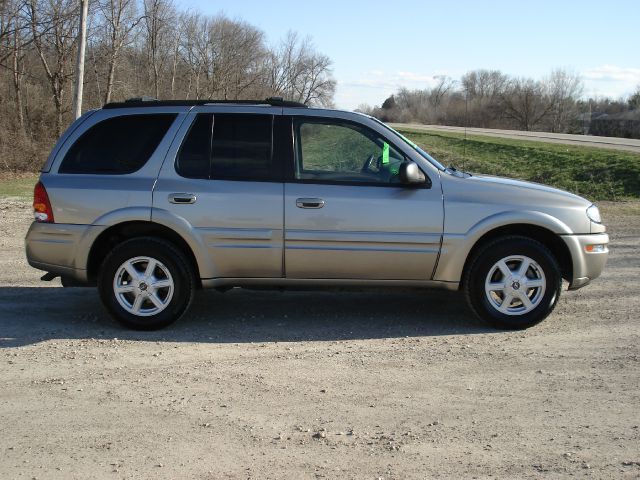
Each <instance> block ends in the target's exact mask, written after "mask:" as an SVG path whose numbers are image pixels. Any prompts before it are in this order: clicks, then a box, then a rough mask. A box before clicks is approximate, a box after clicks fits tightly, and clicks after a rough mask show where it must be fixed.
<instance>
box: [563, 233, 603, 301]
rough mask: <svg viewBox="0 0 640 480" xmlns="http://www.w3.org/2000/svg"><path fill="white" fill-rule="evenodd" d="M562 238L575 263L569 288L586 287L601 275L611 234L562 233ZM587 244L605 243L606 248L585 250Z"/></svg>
mask: <svg viewBox="0 0 640 480" xmlns="http://www.w3.org/2000/svg"><path fill="white" fill-rule="evenodd" d="M561 238H562V240H564V243H565V244H566V245H567V247H568V248H569V252H570V253H571V259H572V263H573V275H572V279H571V282H570V283H569V290H576V289H578V288H581V287H584V286H585V285H588V284H589V282H591V280H593V279H594V278H597V277H599V276H600V274H601V273H602V270H603V269H604V265H605V263H607V257H608V256H609V235H607V234H606V233H597V234H592V235H562V236H561ZM587 245H604V249H603V250H602V251H598V252H587V251H586V250H585V247H586V246H587Z"/></svg>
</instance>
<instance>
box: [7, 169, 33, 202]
mask: <svg viewBox="0 0 640 480" xmlns="http://www.w3.org/2000/svg"><path fill="white" fill-rule="evenodd" d="M37 181H38V174H37V173H31V174H24V175H20V176H0V198H7V197H13V198H20V199H24V200H30V199H31V198H32V196H33V187H34V186H35V184H36V182H37Z"/></svg>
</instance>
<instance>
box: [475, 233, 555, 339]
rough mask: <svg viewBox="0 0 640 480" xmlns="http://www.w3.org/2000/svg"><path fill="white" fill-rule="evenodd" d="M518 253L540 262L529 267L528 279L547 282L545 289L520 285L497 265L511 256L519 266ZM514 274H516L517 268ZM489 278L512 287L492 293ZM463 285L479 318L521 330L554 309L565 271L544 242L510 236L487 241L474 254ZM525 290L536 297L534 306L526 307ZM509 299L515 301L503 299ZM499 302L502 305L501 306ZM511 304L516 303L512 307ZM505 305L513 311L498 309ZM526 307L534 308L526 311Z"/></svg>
mask: <svg viewBox="0 0 640 480" xmlns="http://www.w3.org/2000/svg"><path fill="white" fill-rule="evenodd" d="M518 256H522V258H524V257H528V258H529V259H530V260H533V261H534V262H535V264H537V265H534V264H532V267H531V270H528V272H529V273H528V276H531V277H532V278H531V279H529V278H527V279H525V280H526V281H527V282H528V281H531V282H532V284H533V282H535V281H537V282H538V283H541V284H544V289H542V288H541V287H538V288H535V287H534V288H529V289H525V288H523V287H521V285H520V282H518V281H517V279H516V280H514V281H513V282H511V281H510V278H511V277H506V275H505V274H503V273H502V270H501V269H500V268H497V267H496V266H497V264H498V262H499V261H500V260H502V259H508V258H512V259H514V260H513V261H514V262H516V265H517V262H518V258H515V257H518ZM522 265H523V263H521V264H520V266H522ZM539 269H541V271H542V274H541V273H540V270H539ZM509 270H511V266H509ZM518 270H519V269H518ZM490 273H492V274H493V275H497V277H493V276H492V277H488V276H489V274H490ZM511 273H513V274H514V275H515V276H517V272H516V269H514V270H513V271H512V272H511ZM488 278H489V279H490V280H491V281H493V280H492V279H493V278H498V280H497V283H498V284H499V283H504V284H505V285H509V286H507V287H506V288H505V289H504V290H501V291H499V292H494V293H493V294H491V292H489V293H487V292H486V291H485V281H486V280H487V279H488ZM542 278H544V280H542ZM523 283H524V282H523ZM463 284H464V289H465V294H466V297H467V302H468V303H469V306H470V307H471V309H472V310H473V312H474V313H475V314H476V315H477V316H478V317H480V318H481V319H483V320H485V321H487V322H489V323H490V324H492V325H493V326H495V327H497V328H499V329H504V330H521V329H525V328H528V327H531V326H533V325H535V324H537V323H539V322H541V321H542V320H544V319H545V318H546V317H547V316H548V315H549V314H550V313H551V312H552V311H553V309H554V308H555V306H556V303H557V302H558V299H559V298H560V291H561V287H562V274H561V273H560V267H559V265H558V262H557V260H556V259H555V257H554V256H553V254H552V253H551V252H550V251H549V249H548V248H547V247H545V246H544V245H543V244H541V243H540V242H538V241H536V240H533V239H531V238H527V237H522V236H508V237H501V238H499V239H497V240H494V241H492V242H490V243H488V244H487V245H485V246H484V247H482V248H481V249H480V250H479V251H478V252H477V253H476V254H475V255H474V257H473V259H472V260H471V263H470V266H469V268H468V269H467V271H466V274H465V277H464V279H463ZM523 292H524V293H525V294H526V295H527V297H528V298H532V299H533V300H534V301H533V302H532V305H533V307H527V305H525V303H524V301H523V300H521V298H522V296H521V294H522V293H523ZM526 292H529V293H526ZM510 293H514V294H515V296H513V297H510V296H509V295H510ZM508 298H513V303H511V301H509V303H508V304H507V305H506V306H505V305H504V302H506V301H507V299H508ZM524 300H527V299H526V298H525V299H524ZM498 302H500V303H502V305H498ZM511 305H515V306H514V307H511ZM503 306H504V308H505V310H507V311H509V312H512V314H507V313H503V312H502V311H500V310H499V308H502V307H503ZM527 308H531V309H530V310H529V311H527ZM519 309H520V310H522V313H518V310H519ZM514 312H515V313H514Z"/></svg>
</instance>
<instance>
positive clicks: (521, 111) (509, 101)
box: [501, 78, 553, 130]
mask: <svg viewBox="0 0 640 480" xmlns="http://www.w3.org/2000/svg"><path fill="white" fill-rule="evenodd" d="M545 93H546V92H545V88H544V85H543V84H542V83H541V82H537V81H535V80H533V79H530V78H518V79H514V80H512V81H511V82H510V84H509V86H508V87H507V89H506V91H505V92H504V93H503V95H502V98H501V101H502V108H503V111H504V115H505V116H507V117H509V118H512V119H513V120H515V121H516V122H517V125H518V127H519V128H520V129H522V130H531V129H532V128H534V127H535V126H536V125H537V124H538V123H539V122H540V121H541V120H542V119H543V118H544V117H545V116H546V115H548V114H549V112H550V110H551V108H552V106H553V105H552V103H551V102H549V100H548V98H547V96H546V94H545Z"/></svg>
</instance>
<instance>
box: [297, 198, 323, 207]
mask: <svg viewBox="0 0 640 480" xmlns="http://www.w3.org/2000/svg"><path fill="white" fill-rule="evenodd" d="M296 207H298V208H322V207H324V200H322V199H321V198H298V199H297V200H296Z"/></svg>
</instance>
